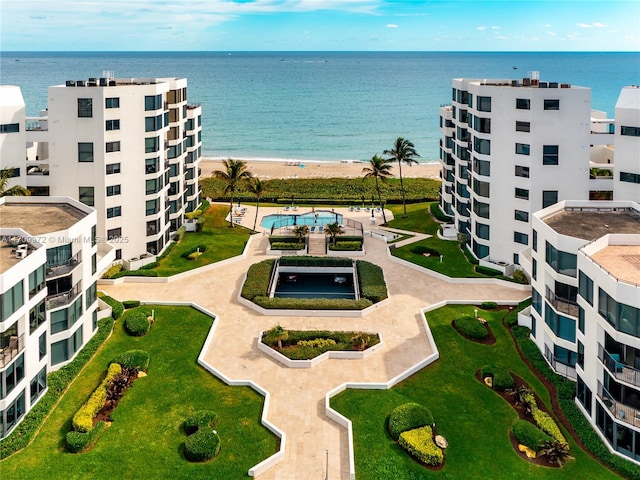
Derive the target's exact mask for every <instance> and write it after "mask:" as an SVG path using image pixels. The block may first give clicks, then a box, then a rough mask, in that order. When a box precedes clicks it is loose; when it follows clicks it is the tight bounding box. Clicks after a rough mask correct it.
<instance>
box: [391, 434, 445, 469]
mask: <svg viewBox="0 0 640 480" xmlns="http://www.w3.org/2000/svg"><path fill="white" fill-rule="evenodd" d="M398 443H399V444H400V446H401V447H402V448H404V449H405V450H406V451H407V452H409V454H410V455H411V456H413V457H415V458H416V459H418V460H420V461H421V462H422V463H425V464H427V465H431V466H433V467H437V466H438V465H440V464H442V462H443V461H444V454H443V453H442V449H441V448H440V447H438V446H437V445H436V444H435V442H434V441H433V431H432V430H431V427H429V426H425V427H422V428H416V429H414V430H409V431H406V432H402V433H401V434H400V440H399V442H398Z"/></svg>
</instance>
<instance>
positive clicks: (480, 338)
mask: <svg viewBox="0 0 640 480" xmlns="http://www.w3.org/2000/svg"><path fill="white" fill-rule="evenodd" d="M451 326H452V327H453V328H454V329H455V331H456V332H458V333H459V334H460V335H462V336H463V337H464V338H466V339H468V340H471V341H472V342H476V343H482V344H484V345H493V344H494V343H496V337H494V336H493V333H492V332H491V328H490V327H489V324H488V323H487V321H486V320H485V319H484V318H482V317H478V318H476V317H474V316H471V315H464V316H462V317H460V318H456V319H455V320H453V321H452V322H451Z"/></svg>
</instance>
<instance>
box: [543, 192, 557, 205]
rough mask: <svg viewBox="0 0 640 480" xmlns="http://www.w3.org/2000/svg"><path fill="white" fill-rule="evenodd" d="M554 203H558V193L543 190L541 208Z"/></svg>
mask: <svg viewBox="0 0 640 480" xmlns="http://www.w3.org/2000/svg"><path fill="white" fill-rule="evenodd" d="M555 203H558V191H557V190H543V191H542V208H546V207H548V206H550V205H553V204H555Z"/></svg>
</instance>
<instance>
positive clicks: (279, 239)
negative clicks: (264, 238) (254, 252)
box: [269, 235, 300, 248]
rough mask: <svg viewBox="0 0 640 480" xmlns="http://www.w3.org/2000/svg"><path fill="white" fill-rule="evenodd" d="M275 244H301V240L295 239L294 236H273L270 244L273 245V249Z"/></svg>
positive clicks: (270, 238)
mask: <svg viewBox="0 0 640 480" xmlns="http://www.w3.org/2000/svg"><path fill="white" fill-rule="evenodd" d="M274 243H296V244H299V243H300V239H299V238H298V237H294V236H293V235H271V236H270V237H269V244H271V248H274V247H273V244H274Z"/></svg>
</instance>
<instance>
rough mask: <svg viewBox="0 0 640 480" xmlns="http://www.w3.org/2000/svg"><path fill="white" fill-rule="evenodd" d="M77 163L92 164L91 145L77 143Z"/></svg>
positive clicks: (88, 143) (89, 143)
mask: <svg viewBox="0 0 640 480" xmlns="http://www.w3.org/2000/svg"><path fill="white" fill-rule="evenodd" d="M78 161H79V162H93V143H91V142H79V143H78Z"/></svg>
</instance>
